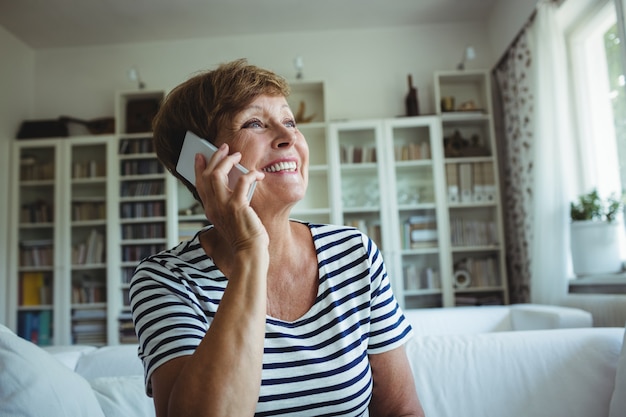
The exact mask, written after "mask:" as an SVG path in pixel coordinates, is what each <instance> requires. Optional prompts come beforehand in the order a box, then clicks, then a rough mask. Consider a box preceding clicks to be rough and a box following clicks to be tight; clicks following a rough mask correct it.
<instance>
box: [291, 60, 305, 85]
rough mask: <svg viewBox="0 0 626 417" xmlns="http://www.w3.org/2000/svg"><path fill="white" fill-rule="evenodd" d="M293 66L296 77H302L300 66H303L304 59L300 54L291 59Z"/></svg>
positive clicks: (299, 78)
mask: <svg viewBox="0 0 626 417" xmlns="http://www.w3.org/2000/svg"><path fill="white" fill-rule="evenodd" d="M293 67H294V68H295V69H296V79H297V80H301V79H302V68H304V60H303V59H302V57H301V56H299V55H298V56H297V57H295V58H294V59H293Z"/></svg>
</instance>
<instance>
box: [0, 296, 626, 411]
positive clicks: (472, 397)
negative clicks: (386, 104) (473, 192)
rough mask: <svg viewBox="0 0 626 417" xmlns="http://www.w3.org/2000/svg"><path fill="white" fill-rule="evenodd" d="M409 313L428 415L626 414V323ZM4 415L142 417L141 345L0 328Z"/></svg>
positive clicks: (563, 316)
mask: <svg viewBox="0 0 626 417" xmlns="http://www.w3.org/2000/svg"><path fill="white" fill-rule="evenodd" d="M516 309H520V311H523V314H521V316H520V317H524V319H523V320H518V318H519V317H518V318H515V317H516V314H517V313H514V311H517V310H516ZM488 313H489V314H488ZM539 313H540V314H539ZM537 314H538V315H537ZM406 315H407V318H408V319H409V320H411V322H412V323H413V325H414V327H415V329H416V336H415V337H414V338H413V339H412V340H411V341H409V342H408V344H407V352H408V355H409V358H410V361H411V368H412V371H413V373H414V375H415V381H416V384H417V389H418V392H419V394H420V397H421V400H422V403H423V406H424V409H425V411H426V415H427V417H459V416H465V417H507V416H515V417H517V416H525V417H561V416H562V417H566V416H567V417H583V416H584V417H602V416H606V417H626V352H625V351H626V348H625V349H622V346H623V344H624V328H591V327H588V325H589V324H590V321H589V317H588V316H586V315H585V314H584V313H582V312H581V311H577V310H575V309H572V310H570V309H560V308H556V309H553V308H547V309H546V308H544V307H541V306H519V307H517V306H512V307H496V308H491V307H488V308H485V307H480V308H465V307H464V308H456V309H433V310H417V311H413V310H408V311H406ZM532 317H535V320H530V319H529V318H532ZM537 317H540V318H541V319H540V318H537ZM547 317H550V318H549V319H548V318H547ZM487 323H491V324H489V325H487ZM453 324H454V325H453ZM579 325H582V326H586V327H584V328H571V327H573V326H574V327H576V326H579ZM518 326H521V327H518ZM559 326H560V327H570V328H554V327H559ZM528 327H530V329H528ZM537 327H539V328H542V329H544V330H536V328H537ZM445 328H448V329H452V330H447V331H446V330H444V329H445ZM515 329H517V330H515ZM519 329H522V330H519ZM512 330H514V331H512ZM444 333H448V334H444ZM620 354H621V356H620ZM0 416H11V417H13V416H38V417H39V416H51V417H57V416H58V417H63V416H81V417H84V416H95V417H101V416H106V417H113V416H116V417H117V416H119V417H134V416H137V417H139V416H154V408H153V406H152V401H151V399H149V398H148V397H146V396H145V394H144V388H143V377H142V368H141V364H140V362H139V360H138V359H137V355H136V346H132V345H131V346H129V345H125V346H111V347H103V348H98V349H96V348H93V347H86V346H71V347H51V348H46V349H41V348H38V347H36V346H34V345H32V344H31V343H29V342H26V341H24V340H22V339H20V338H18V337H17V336H15V335H14V334H12V333H11V332H10V331H9V330H8V329H6V328H3V327H2V326H0Z"/></svg>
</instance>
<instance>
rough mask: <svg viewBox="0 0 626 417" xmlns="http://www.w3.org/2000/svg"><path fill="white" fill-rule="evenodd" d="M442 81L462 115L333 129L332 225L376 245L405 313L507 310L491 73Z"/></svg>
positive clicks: (440, 87)
mask: <svg viewBox="0 0 626 417" xmlns="http://www.w3.org/2000/svg"><path fill="white" fill-rule="evenodd" d="M435 80H436V81H435V82H436V83H437V88H436V89H435V90H436V96H437V101H438V102H439V101H440V100H441V99H442V97H443V96H442V94H445V97H448V98H447V100H448V101H450V100H451V99H450V97H454V101H455V102H456V103H457V105H458V104H459V103H460V105H461V107H462V109H463V110H459V109H458V108H457V107H452V108H451V109H450V111H446V112H441V111H440V114H438V115H434V116H422V117H407V118H394V119H377V120H363V121H347V122H336V123H330V125H329V139H328V140H329V146H330V150H331V152H330V160H329V161H330V168H331V169H330V172H331V175H332V180H331V184H332V186H331V192H332V193H333V198H332V200H333V201H334V205H333V209H332V218H331V219H332V221H333V222H334V223H339V224H345V225H351V226H355V227H358V228H359V229H361V230H362V231H364V232H365V233H367V234H368V235H369V236H370V237H371V238H373V240H374V241H375V242H376V243H377V244H378V246H379V247H380V249H381V251H382V254H383V256H384V258H385V261H386V264H387V269H388V274H389V276H390V280H391V284H392V286H393V288H394V292H395V294H396V296H397V298H398V300H399V302H400V303H401V305H402V306H403V307H406V308H423V307H442V306H443V307H450V306H457V305H484V304H507V303H508V290H507V280H506V268H505V251H504V235H503V228H502V214H501V203H500V199H499V195H498V190H499V182H498V166H497V154H496V147H495V141H494V133H493V121H492V115H491V100H490V92H489V84H488V82H489V77H488V73H487V72H482V71H477V72H454V73H437V74H436V75H435ZM336 167H338V168H336Z"/></svg>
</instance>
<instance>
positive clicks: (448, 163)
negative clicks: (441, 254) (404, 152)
mask: <svg viewBox="0 0 626 417" xmlns="http://www.w3.org/2000/svg"><path fill="white" fill-rule="evenodd" d="M434 85H435V100H436V103H437V104H438V106H437V108H438V113H439V115H440V117H441V124H442V129H443V137H444V138H445V139H444V161H443V163H444V165H445V171H446V187H445V192H446V195H447V196H446V197H447V205H448V214H449V223H450V239H451V248H450V251H451V254H452V268H453V274H454V275H453V284H454V283H455V285H454V304H455V305H465V304H471V305H474V304H490V303H497V304H500V303H505V304H506V303H508V289H507V279H506V265H505V262H506V258H505V241H504V231H503V225H502V205H501V201H500V195H499V190H500V185H499V175H498V163H497V151H496V145H495V134H494V127H493V106H492V101H491V89H490V78H489V73H488V72H487V71H480V70H479V71H452V72H437V73H435V77H434ZM454 277H456V279H454Z"/></svg>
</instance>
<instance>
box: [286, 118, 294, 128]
mask: <svg viewBox="0 0 626 417" xmlns="http://www.w3.org/2000/svg"><path fill="white" fill-rule="evenodd" d="M285 126H287V127H296V121H295V120H293V119H288V120H285Z"/></svg>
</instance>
